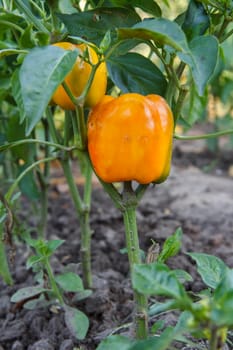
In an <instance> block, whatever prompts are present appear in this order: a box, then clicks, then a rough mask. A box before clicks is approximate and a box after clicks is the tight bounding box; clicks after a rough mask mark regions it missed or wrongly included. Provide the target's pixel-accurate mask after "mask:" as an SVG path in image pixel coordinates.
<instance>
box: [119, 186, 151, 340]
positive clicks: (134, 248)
mask: <svg viewBox="0 0 233 350" xmlns="http://www.w3.org/2000/svg"><path fill="white" fill-rule="evenodd" d="M123 201H124V208H125V209H124V210H123V219H124V226H125V237H126V245H127V252H128V259H129V264H130V273H131V280H132V272H133V267H134V264H140V263H141V257H140V247H139V239H138V231H137V222H136V206H137V198H136V195H135V193H134V191H133V189H132V187H131V183H128V182H126V183H125V184H124V192H123ZM133 293H134V301H135V307H136V310H135V311H136V312H135V318H134V323H135V328H136V329H135V331H136V337H137V339H145V338H147V335H148V302H147V298H146V296H145V295H143V294H141V293H139V292H137V291H136V290H135V289H133Z"/></svg>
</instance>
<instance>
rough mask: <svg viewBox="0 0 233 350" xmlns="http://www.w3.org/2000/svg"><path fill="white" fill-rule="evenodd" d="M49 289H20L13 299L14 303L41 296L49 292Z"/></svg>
mask: <svg viewBox="0 0 233 350" xmlns="http://www.w3.org/2000/svg"><path fill="white" fill-rule="evenodd" d="M48 291H49V289H46V288H42V287H25V288H22V289H19V290H18V291H17V292H16V293H15V294H13V295H12V297H11V302H12V303H18V302H19V301H22V300H25V299H28V298H32V297H36V296H37V295H38V296H39V295H40V294H41V293H44V292H48Z"/></svg>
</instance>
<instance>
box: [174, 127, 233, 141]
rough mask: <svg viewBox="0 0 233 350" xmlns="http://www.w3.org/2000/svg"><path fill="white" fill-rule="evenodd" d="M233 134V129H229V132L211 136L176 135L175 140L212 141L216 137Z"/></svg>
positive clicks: (219, 132)
mask: <svg viewBox="0 0 233 350" xmlns="http://www.w3.org/2000/svg"><path fill="white" fill-rule="evenodd" d="M231 134H233V129H228V130H222V131H217V132H213V133H210V134H203V135H193V136H191V135H190V136H188V135H177V134H175V135H174V138H175V139H177V140H184V141H188V140H201V139H210V138H214V137H220V136H224V135H231Z"/></svg>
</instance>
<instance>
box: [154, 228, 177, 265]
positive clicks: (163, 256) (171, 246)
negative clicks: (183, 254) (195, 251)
mask: <svg viewBox="0 0 233 350" xmlns="http://www.w3.org/2000/svg"><path fill="white" fill-rule="evenodd" d="M182 235H183V232H182V229H181V228H180V227H179V228H178V229H177V230H176V231H175V232H174V233H173V235H171V236H170V237H168V238H167V239H166V241H165V242H164V245H163V249H162V251H161V253H160V254H159V257H158V261H159V262H165V261H166V260H167V259H168V258H170V257H172V256H175V255H176V254H177V253H178V252H179V250H180V248H181V245H182Z"/></svg>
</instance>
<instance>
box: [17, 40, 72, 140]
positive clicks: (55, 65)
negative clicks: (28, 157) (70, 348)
mask: <svg viewBox="0 0 233 350" xmlns="http://www.w3.org/2000/svg"><path fill="white" fill-rule="evenodd" d="M77 54H78V51H76V50H74V51H69V50H63V49H61V48H59V47H55V46H45V47H37V48H35V49H32V50H31V51H30V53H29V54H28V55H27V56H26V58H25V59H24V61H23V64H22V66H21V68H20V73H19V74H20V75H19V79H20V86H21V96H22V100H23V105H24V110H25V114H26V116H25V118H26V123H27V127H26V132H27V135H28V134H30V132H31V131H32V129H33V128H34V127H35V125H36V124H37V122H38V121H39V120H40V119H41V117H42V116H43V113H44V111H45V109H46V107H47V105H48V103H49V101H50V99H51V96H52V95H53V93H54V92H55V90H56V88H57V87H58V85H60V84H61V83H62V82H63V80H64V78H65V77H66V75H67V74H68V73H69V71H70V70H71V69H72V67H73V65H74V63H75V61H76V58H77Z"/></svg>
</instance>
